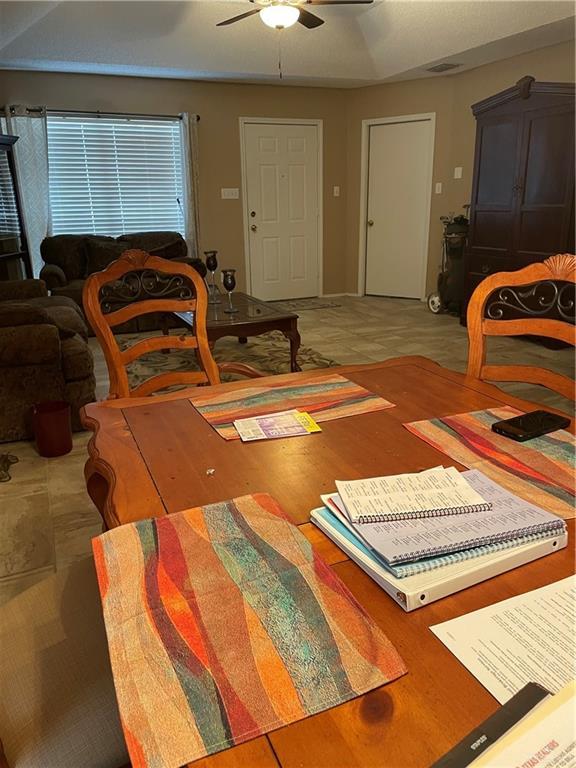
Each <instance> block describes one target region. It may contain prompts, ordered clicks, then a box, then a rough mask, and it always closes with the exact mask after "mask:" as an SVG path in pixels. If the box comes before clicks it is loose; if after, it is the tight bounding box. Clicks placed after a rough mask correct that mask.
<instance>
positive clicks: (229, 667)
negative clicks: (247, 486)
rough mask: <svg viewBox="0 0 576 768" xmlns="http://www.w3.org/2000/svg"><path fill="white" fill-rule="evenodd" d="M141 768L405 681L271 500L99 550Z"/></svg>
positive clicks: (147, 530)
mask: <svg viewBox="0 0 576 768" xmlns="http://www.w3.org/2000/svg"><path fill="white" fill-rule="evenodd" d="M93 549H94V556H95V562H96V570H97V573H98V582H99V585H100V593H101V597H102V605H103V608H104V620H105V623H106V632H107V635H108V645H109V651H110V658H111V661H112V671H113V674H114V683H115V686H116V693H117V697H118V706H119V710H120V716H121V720H122V726H123V728H124V734H125V737H126V744H127V746H128V751H129V753H130V758H131V761H132V765H134V766H138V768H152V767H154V768H156V766H162V768H177V766H181V765H183V764H185V763H187V762H190V761H192V760H196V759H198V758H200V757H204V756H205V755H209V754H212V753H214V752H218V751H220V750H222V749H226V748H228V747H232V746H234V745H236V744H240V743H242V742H244V741H247V740H248V739H252V738H255V737H257V736H260V735H262V734H264V733H267V732H268V731H271V730H273V729H275V728H279V727H281V726H284V725H287V724H288V723H292V722H294V721H296V720H300V719H302V718H304V717H307V716H308V715H312V714H314V713H316V712H320V711H322V710H324V709H327V708H329V707H333V706H335V705H337V704H341V703H342V702H345V701H348V700H349V699H352V698H354V697H356V696H359V695H360V694H362V693H365V692H366V691H369V690H372V689H373V688H376V687H377V686H380V685H382V684H384V683H387V682H390V681H391V680H394V679H396V678H397V677H399V676H400V675H403V674H404V673H405V672H406V668H405V666H404V663H403V661H402V659H401V658H400V656H399V655H398V653H397V651H396V650H395V648H394V647H393V646H392V644H391V643H390V641H389V640H388V639H387V637H386V636H385V635H384V633H383V632H382V631H381V630H380V629H379V628H378V627H377V626H376V624H375V623H374V622H373V621H372V619H371V618H370V617H369V616H368V614H367V613H366V612H365V611H364V609H363V608H362V607H361V606H360V605H359V604H358V603H357V602H356V600H355V599H354V597H353V596H352V595H351V593H350V592H349V591H348V589H347V588H346V587H345V585H344V584H343V583H342V582H341V581H340V580H339V579H338V577H337V576H336V575H335V574H334V572H333V571H332V570H331V569H330V568H329V567H328V566H327V565H326V563H325V562H324V561H323V560H322V559H321V558H320V557H319V556H318V554H317V553H316V552H315V551H314V550H313V548H312V547H311V545H310V543H309V542H308V541H307V539H306V538H305V537H304V536H303V535H302V534H301V533H300V531H299V530H298V529H297V528H296V527H295V526H294V525H292V523H290V522H289V521H288V520H287V519H286V517H285V516H284V514H283V512H282V510H281V509H280V507H279V506H278V504H277V503H276V502H275V501H274V500H273V499H272V498H271V497H270V496H267V495H265V494H257V495H253V496H243V497H241V498H238V499H234V500H232V501H226V502H223V503H221V504H211V505H209V506H206V507H200V508H197V509H192V510H186V511H184V512H179V513H176V514H173V515H169V516H167V517H163V518H156V519H148V520H142V521H140V522H137V523H132V524H128V525H123V526H120V527H119V528H115V529H113V530H111V531H108V532H107V533H104V534H102V535H101V536H99V537H98V538H95V539H94V540H93Z"/></svg>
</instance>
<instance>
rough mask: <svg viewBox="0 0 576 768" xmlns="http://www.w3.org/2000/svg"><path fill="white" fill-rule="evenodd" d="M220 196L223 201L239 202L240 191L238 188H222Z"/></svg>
mask: <svg viewBox="0 0 576 768" xmlns="http://www.w3.org/2000/svg"><path fill="white" fill-rule="evenodd" d="M220 196H221V198H222V200H238V198H239V197H240V190H239V189H238V187H222V189H221V190H220Z"/></svg>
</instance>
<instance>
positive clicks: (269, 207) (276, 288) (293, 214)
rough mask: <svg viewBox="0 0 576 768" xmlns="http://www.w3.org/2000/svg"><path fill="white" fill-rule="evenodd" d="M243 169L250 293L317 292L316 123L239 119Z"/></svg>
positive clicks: (263, 295)
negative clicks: (273, 122)
mask: <svg viewBox="0 0 576 768" xmlns="http://www.w3.org/2000/svg"><path fill="white" fill-rule="evenodd" d="M244 173H245V189H246V197H247V206H246V209H245V210H246V216H247V219H246V222H245V227H246V228H247V231H248V243H249V270H250V283H251V288H250V290H251V292H252V294H253V295H254V296H256V297H257V298H259V299H264V300H274V299H299V298H304V297H307V296H317V295H318V275H319V271H318V266H319V265H318V256H319V253H318V228H319V217H318V212H319V194H320V193H319V179H318V128H317V126H316V125H284V124H283V125H278V124H267V123H247V124H245V125H244Z"/></svg>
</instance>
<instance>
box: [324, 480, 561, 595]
mask: <svg viewBox="0 0 576 768" xmlns="http://www.w3.org/2000/svg"><path fill="white" fill-rule="evenodd" d="M454 475H457V476H458V478H455V477H454ZM463 483H464V484H465V486H464V485H463ZM336 485H337V487H338V489H339V491H340V493H339V494H338V493H335V494H330V495H327V496H323V497H322V502H323V503H324V507H323V508H320V509H316V510H314V511H313V512H312V515H311V519H312V522H313V523H315V524H316V525H317V526H318V527H319V528H321V529H322V530H323V531H324V532H325V533H326V534H327V535H328V536H329V537H330V538H331V539H333V540H334V541H335V542H336V543H337V544H338V545H339V546H340V547H341V548H342V549H344V551H346V552H347V553H348V555H349V556H350V557H351V558H352V559H353V560H355V561H356V562H357V563H358V564H359V565H360V567H362V568H363V569H364V570H365V571H366V572H367V573H368V574H369V575H370V576H372V578H374V579H375V580H376V581H377V582H378V583H379V584H380V585H381V586H383V587H384V589H386V590H387V591H388V592H389V593H390V594H391V595H392V596H393V597H394V598H395V599H396V600H397V602H399V603H400V604H401V605H402V606H403V607H404V608H405V609H406V610H412V609H413V608H416V607H418V606H420V605H424V604H425V603H429V602H432V601H433V600H437V599H438V598H440V597H443V596H445V595H448V594H452V593H453V592H456V591H457V590H459V589H462V588H463V587H466V586H469V585H470V584H475V583H477V582H478V581H482V580H483V579H485V578H488V577H489V576H492V575H495V574H496V573H501V572H502V571H505V570H509V569H510V568H513V567H516V566H517V565H521V564H522V563H524V562H528V561H529V560H533V559H535V558H537V557H541V556H542V555H544V554H549V553H550V552H554V551H556V550H558V549H561V548H562V547H564V546H566V525H565V523H564V521H563V520H562V519H561V518H559V517H556V516H555V515H552V514H550V513H549V512H546V511H545V510H543V509H540V508H539V507H536V506H535V505H533V504H530V503H528V502H526V501H524V500H523V499H520V498H518V497H517V496H514V495H513V494H511V493H509V492H508V491H506V490H505V489H504V488H502V487H501V486H499V485H498V484H497V483H494V482H493V481H492V480H490V479H489V478H488V477H486V476H485V475H483V474H482V473H481V472H479V471H477V470H469V471H467V472H463V473H462V474H460V473H458V472H457V471H456V470H455V469H452V470H451V471H449V472H448V471H443V472H442V471H440V470H438V469H435V470H429V471H427V472H423V473H419V474H418V475H412V476H407V475H403V476H402V475H401V476H394V477H392V478H373V479H370V480H359V481H353V482H348V483H346V482H340V481H337V483H336ZM426 506H429V507H430V508H431V509H433V512H432V513H431V516H425V515H426V509H425V508H426ZM471 510H472V511H471ZM369 520H377V521H378V522H368V521H369Z"/></svg>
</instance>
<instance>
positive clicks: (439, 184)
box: [434, 181, 442, 195]
mask: <svg viewBox="0 0 576 768" xmlns="http://www.w3.org/2000/svg"><path fill="white" fill-rule="evenodd" d="M434 192H436V194H437V195H441V194H442V182H441V181H437V182H436V184H435V186H434Z"/></svg>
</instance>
